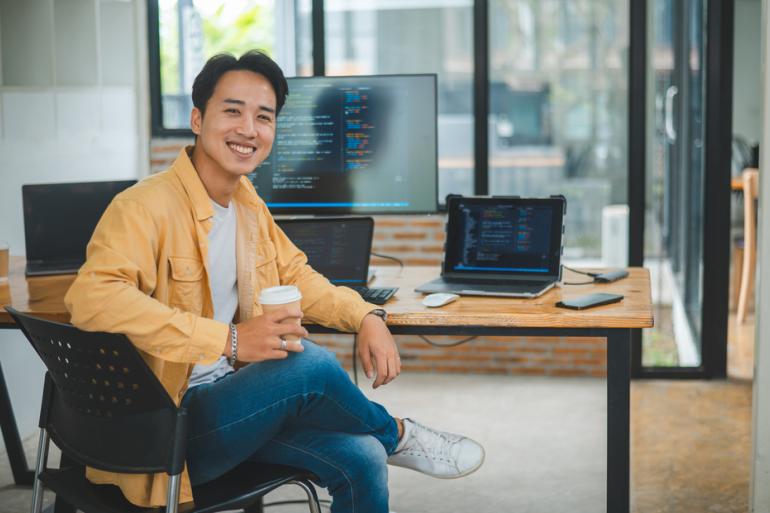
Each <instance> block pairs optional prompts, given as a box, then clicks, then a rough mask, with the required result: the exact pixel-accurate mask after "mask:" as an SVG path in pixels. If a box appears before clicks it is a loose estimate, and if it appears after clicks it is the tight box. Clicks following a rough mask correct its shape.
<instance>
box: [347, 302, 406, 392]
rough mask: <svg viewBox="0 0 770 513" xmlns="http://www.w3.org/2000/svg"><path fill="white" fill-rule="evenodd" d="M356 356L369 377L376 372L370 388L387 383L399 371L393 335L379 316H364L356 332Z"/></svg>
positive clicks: (399, 362)
mask: <svg viewBox="0 0 770 513" xmlns="http://www.w3.org/2000/svg"><path fill="white" fill-rule="evenodd" d="M358 357H359V358H360V359H361V364H362V365H363V367H364V372H365V373H366V377H368V378H369V379H371V378H372V376H373V375H374V374H375V372H374V371H375V370H376V374H377V378H376V379H375V380H374V383H373V384H372V388H377V387H379V386H380V385H387V384H388V383H390V382H391V381H393V380H394V379H396V376H398V375H399V374H400V373H401V357H400V356H399V355H398V347H396V341H395V340H393V335H391V334H390V330H389V329H388V327H387V326H386V325H385V321H383V320H382V318H381V317H378V316H376V315H373V314H369V315H367V316H366V317H364V320H363V322H362V323H361V329H360V330H359V332H358Z"/></svg>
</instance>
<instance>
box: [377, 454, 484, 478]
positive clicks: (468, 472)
mask: <svg viewBox="0 0 770 513" xmlns="http://www.w3.org/2000/svg"><path fill="white" fill-rule="evenodd" d="M486 457H487V451H485V450H484V447H482V448H481V461H479V463H478V465H476V466H475V467H473V468H470V469H468V470H466V471H465V472H463V473H462V474H457V475H455V476H442V475H439V474H431V473H429V472H423V471H421V470H416V469H413V468H412V467H405V466H403V465H396V464H391V465H392V466H394V467H401V468H406V469H409V470H414V471H415V472H419V473H420V474H425V475H426V476H430V477H435V478H436V479H460V478H461V477H465V476H469V475H471V474H473V473H474V472H476V471H477V470H478V469H480V468H481V466H482V465H483V464H484V460H485V459H486Z"/></svg>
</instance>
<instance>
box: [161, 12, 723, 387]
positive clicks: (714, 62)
mask: <svg viewBox="0 0 770 513" xmlns="http://www.w3.org/2000/svg"><path fill="white" fill-rule="evenodd" d="M627 1H628V2H629V18H630V20H629V30H630V36H629V42H628V45H629V55H630V60H629V65H628V67H629V69H628V74H629V87H628V90H629V91H628V136H629V145H628V152H629V158H628V168H627V177H626V183H627V187H628V193H627V198H628V205H629V210H630V215H629V265H636V266H640V265H643V260H644V255H643V248H644V216H645V196H644V195H645V190H644V184H645V173H646V169H645V155H644V148H645V144H646V143H645V137H646V133H645V101H646V92H645V91H646V87H645V84H644V78H645V73H646V58H647V54H646V48H645V45H646V31H647V19H646V11H647V5H648V2H647V0H627ZM707 4H708V16H709V24H708V30H709V40H710V41H714V42H716V43H717V44H710V45H708V54H707V55H708V56H707V58H708V59H709V67H710V69H727V70H729V69H731V66H732V57H731V55H730V54H729V52H728V51H727V49H728V46H729V50H730V51H731V50H732V47H731V45H732V41H731V37H732V28H731V26H729V24H730V23H731V22H732V16H733V9H732V7H731V6H720V5H719V0H707ZM147 15H148V23H147V26H148V38H149V48H148V50H149V66H150V73H149V85H150V106H151V128H152V131H151V136H152V138H153V139H160V138H174V137H175V138H180V137H184V138H190V137H192V136H193V133H192V131H191V130H190V129H182V128H166V127H164V126H163V110H162V109H163V107H162V96H161V84H160V32H159V25H160V20H159V5H158V0H147ZM715 15H725V19H724V20H723V21H722V23H716V22H714V21H713V20H714V19H715V18H714V16H715ZM311 16H312V20H311V25H312V45H313V49H312V54H313V75H314V76H323V75H324V74H325V34H324V32H325V26H324V0H312V15H311ZM716 19H719V18H716ZM720 46H721V49H720ZM473 61H474V70H473V95H474V98H473V112H472V115H473V117H474V121H473V124H474V168H473V171H472V172H473V184H474V194H476V195H487V194H489V163H488V160H489V148H488V140H489V139H488V138H489V134H488V124H487V120H488V117H489V78H490V76H489V2H488V0H474V2H473ZM723 75H724V77H722V78H721V79H720V78H719V76H717V75H715V74H714V73H710V74H709V77H708V82H709V83H708V87H709V89H708V90H709V91H710V92H709V93H708V98H707V100H706V109H707V110H708V114H707V116H708V120H707V123H708V124H707V139H708V140H709V141H710V142H712V143H713V144H709V145H708V147H709V148H712V149H711V150H710V151H708V152H707V153H706V156H705V158H706V177H705V179H706V192H705V194H706V199H707V200H710V201H714V202H715V203H714V204H720V205H724V204H726V202H727V200H725V198H726V197H727V198H728V199H729V197H728V196H726V195H725V194H723V191H722V188H721V186H722V185H724V182H726V181H728V179H729V176H727V175H726V174H725V173H726V172H727V173H729V166H725V167H724V169H722V168H721V167H720V166H722V163H723V161H727V162H728V163H729V148H730V137H729V136H730V134H729V132H730V130H731V120H732V119H731V118H732V116H731V110H730V109H731V108H732V97H731V95H732V77H728V75H729V73H724V74H723ZM725 93H727V94H729V95H730V96H728V98H729V101H726V102H725V101H723V102H721V103H720V100H719V98H721V97H724V95H725ZM709 126H711V127H712V128H708V127H709ZM719 127H721V128H719ZM725 140H726V141H727V142H726V145H725ZM725 148H727V150H726V149H725ZM725 170H727V171H725ZM726 176H727V178H725V177H726ZM441 209H442V205H441V204H440V202H439V210H440V211H441ZM709 210H711V211H710V212H709ZM717 210H719V211H720V212H721V215H718V214H717V213H715V212H714V209H706V212H704V214H705V215H706V216H707V218H708V222H709V223H710V224H715V225H717V226H719V230H718V231H716V232H709V231H707V232H706V233H705V242H704V245H705V248H704V249H705V250H708V251H707V252H706V255H709V254H712V250H713V254H714V257H708V258H707V261H706V259H704V266H708V267H709V268H710V270H708V273H706V272H704V274H708V275H713V276H715V277H716V279H712V280H706V281H705V283H704V294H705V292H706V291H708V293H709V294H708V297H709V298H715V299H713V300H711V299H709V300H708V301H705V300H704V303H703V306H702V308H703V311H702V312H701V315H702V316H703V319H704V325H703V326H704V329H703V333H710V336H709V338H710V340H708V341H707V340H705V339H706V337H705V336H704V335H702V336H701V338H702V345H701V347H702V358H703V360H702V361H703V365H702V366H701V367H699V368H682V367H671V368H649V367H648V368H645V367H642V362H641V333H638V334H636V333H635V334H634V340H633V347H632V374H633V376H634V377H637V378H639V377H642V378H663V377H665V378H674V379H677V378H678V379H688V378H689V379H692V378H698V379H702V378H712V377H724V376H725V375H726V368H727V362H726V355H727V308H726V306H727V305H726V299H725V298H727V283H728V264H729V254H728V252H727V249H725V248H728V246H729V244H728V243H729V229H728V228H729V208H727V209H717ZM726 227H727V228H726ZM720 248H721V249H720ZM707 328H708V329H707ZM704 342H707V343H704Z"/></svg>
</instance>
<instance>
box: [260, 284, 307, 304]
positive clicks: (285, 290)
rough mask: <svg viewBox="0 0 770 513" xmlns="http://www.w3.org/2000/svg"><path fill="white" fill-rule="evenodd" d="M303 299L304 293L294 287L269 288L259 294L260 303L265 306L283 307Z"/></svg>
mask: <svg viewBox="0 0 770 513" xmlns="http://www.w3.org/2000/svg"><path fill="white" fill-rule="evenodd" d="M300 299H302V293H301V292H300V291H299V289H298V288H297V287H295V286H294V285H281V286H278V287H268V288H266V289H262V291H261V292H260V293H259V302H260V303H261V304H263V305H283V304H286V303H292V302H294V301H298V300H300Z"/></svg>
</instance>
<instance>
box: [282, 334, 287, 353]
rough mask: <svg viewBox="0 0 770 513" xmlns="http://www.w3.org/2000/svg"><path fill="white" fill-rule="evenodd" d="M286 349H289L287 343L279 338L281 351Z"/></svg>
mask: <svg viewBox="0 0 770 513" xmlns="http://www.w3.org/2000/svg"><path fill="white" fill-rule="evenodd" d="M288 349H289V342H288V341H287V340H286V339H285V338H283V337H281V351H286V350H288Z"/></svg>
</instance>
